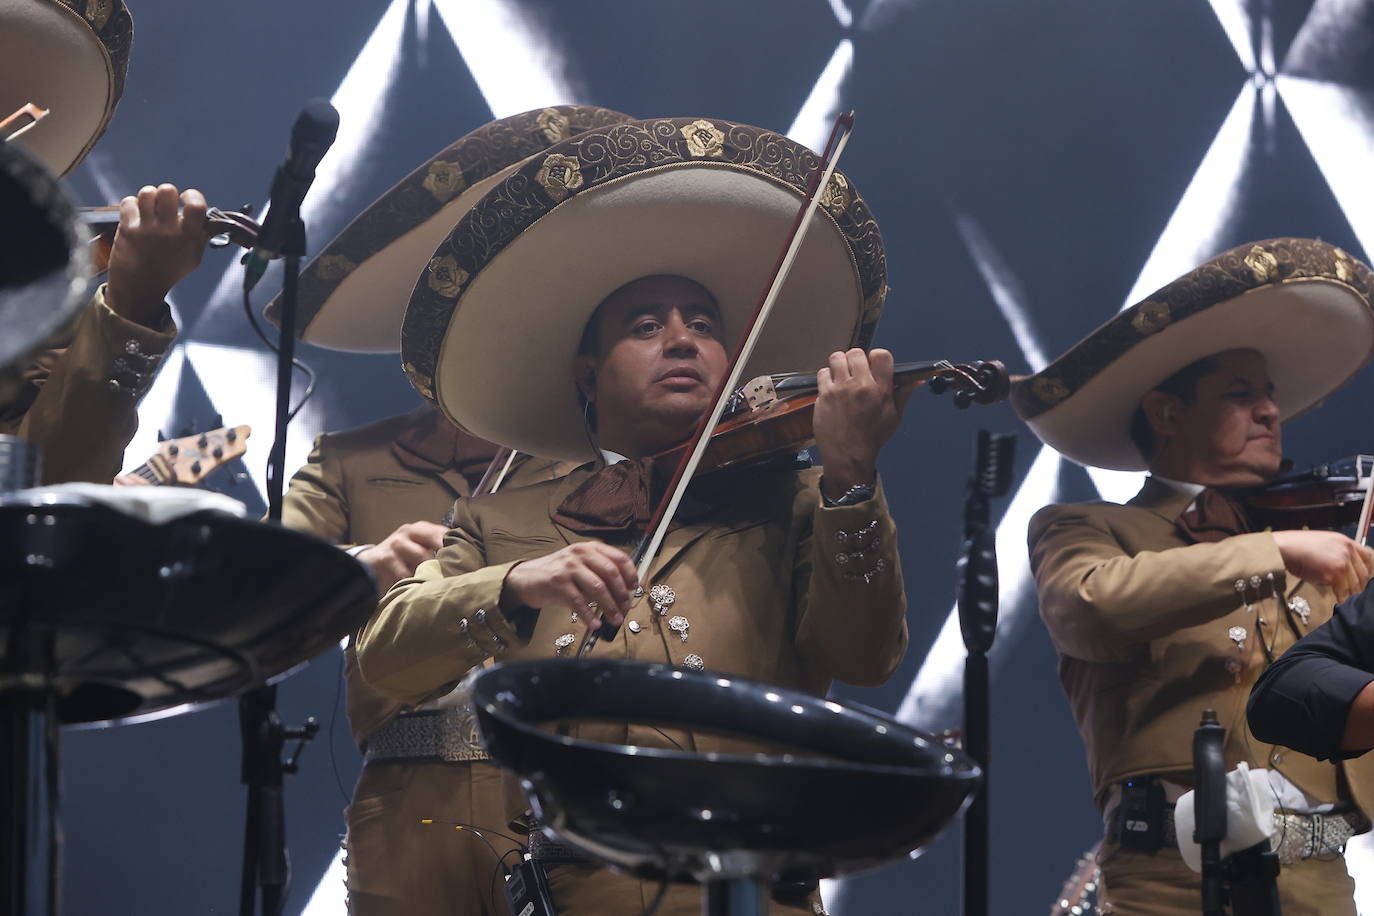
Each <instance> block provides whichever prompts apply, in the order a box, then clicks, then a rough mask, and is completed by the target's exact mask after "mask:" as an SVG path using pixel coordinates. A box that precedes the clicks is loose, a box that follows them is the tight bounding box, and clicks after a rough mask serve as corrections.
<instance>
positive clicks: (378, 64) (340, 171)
mask: <svg viewBox="0 0 1374 916" xmlns="http://www.w3.org/2000/svg"><path fill="white" fill-rule="evenodd" d="M409 5H410V0H391V5H390V6H389V7H388V8H387V11H386V12H385V13H383V14H382V18H381V19H380V20H378V22H377V26H376V28H374V29H373V30H372V34H371V36H369V37H368V39H367V42H366V44H364V45H363V49H362V51H360V52H359V54H358V57H357V58H356V59H355V60H354V61H353V64H352V65H351V66H350V67H349V68H348V73H347V74H346V75H345V76H344V78H343V81H342V82H340V83H339V88H338V89H337V90H335V92H334V95H333V96H331V97H330V102H331V103H333V105H334V107H335V108H337V109H338V110H339V133H338V136H337V137H336V138H335V140H334V145H333V146H331V147H330V148H329V152H327V153H325V156H324V158H323V159H322V160H320V165H319V168H317V169H316V170H315V181H314V183H313V184H311V186H310V191H309V193H307V194H306V196H305V202H304V203H303V204H302V205H301V215H302V216H303V217H304V219H305V225H306V228H307V230H308V232H309V238H308V239H307V241H309V242H310V244H311V245H312V246H313V248H318V247H319V245H320V241H321V239H323V238H327V237H329V236H330V235H332V234H333V232H334V231H336V230H337V229H338V228H340V224H341V223H342V222H343V221H344V220H345V219H347V218H348V217H350V216H352V213H350V212H345V211H343V210H342V209H341V208H342V207H344V206H346V201H347V195H345V194H339V193H335V192H336V190H337V189H339V188H343V187H347V186H348V184H349V183H350V182H352V180H353V178H354V176H355V175H357V174H358V173H359V172H360V171H362V170H363V169H364V167H365V166H367V165H369V164H370V163H371V161H372V160H373V159H374V158H375V156H376V153H373V154H372V155H369V152H368V150H369V147H370V148H372V149H374V150H380V149H381V148H382V146H383V144H384V143H385V142H386V138H385V136H383V135H379V132H378V130H377V126H378V125H379V124H380V123H381V118H382V113H383V111H384V108H385V101H386V96H387V93H388V92H389V91H390V89H391V86H392V84H393V83H394V82H395V80H396V76H397V74H398V73H399V68H400V63H401V51H402V49H403V46H404V41H405V24H406V9H407V7H408V6H409ZM288 136H289V135H288V133H287V132H285V131H283V133H282V146H283V148H285V146H286V142H287V138H288ZM265 206H266V205H265V204H264V207H265ZM258 212H262V210H261V209H260V210H259V211H258ZM268 276H269V277H270V278H272V279H273V280H275V279H276V278H278V277H279V276H280V271H279V269H278V268H277V267H275V266H274V267H273V268H272V269H271V270H270V271H269V273H268ZM267 286H268V283H263V284H262V285H261V286H259V289H264V288H266V287H267ZM242 288H243V268H241V267H240V266H239V264H238V260H237V259H235V260H234V261H233V262H232V263H231V264H230V265H229V267H228V268H227V269H226V270H225V272H224V275H223V276H221V277H220V280H219V284H218V285H217V286H216V287H215V291H214V293H213V294H212V295H211V297H210V303H209V305H208V306H206V308H205V311H204V312H203V313H202V314H201V316H200V320H199V321H198V322H197V326H200V325H205V326H207V327H208V326H216V325H218V326H221V327H222V326H223V324H224V323H226V322H228V321H230V320H232V319H229V318H228V316H227V315H225V314H224V313H225V312H226V311H228V310H233V311H237V310H239V309H240V308H241V307H242V299H243V296H242V292H241V290H242ZM193 330H196V329H195V328H193ZM225 416H226V417H227V416H228V415H227V414H226V415H225Z"/></svg>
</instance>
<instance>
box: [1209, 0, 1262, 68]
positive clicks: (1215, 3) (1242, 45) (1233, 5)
mask: <svg viewBox="0 0 1374 916" xmlns="http://www.w3.org/2000/svg"><path fill="white" fill-rule="evenodd" d="M1246 2H1247V0H1211V4H1212V12H1214V13H1216V14H1217V21H1218V22H1220V23H1221V29H1222V31H1223V32H1225V33H1226V37H1227V38H1229V39H1230V40H1231V47H1233V48H1235V49H1236V56H1237V57H1239V58H1240V62H1241V64H1243V65H1244V66H1245V69H1246V70H1247V71H1249V72H1251V73H1253V72H1255V70H1256V69H1257V67H1256V63H1255V49H1254V46H1253V45H1252V44H1251V41H1250V35H1251V33H1250V16H1249V14H1248V13H1247V12H1246V11H1245V6H1246ZM1270 72H1273V71H1270Z"/></svg>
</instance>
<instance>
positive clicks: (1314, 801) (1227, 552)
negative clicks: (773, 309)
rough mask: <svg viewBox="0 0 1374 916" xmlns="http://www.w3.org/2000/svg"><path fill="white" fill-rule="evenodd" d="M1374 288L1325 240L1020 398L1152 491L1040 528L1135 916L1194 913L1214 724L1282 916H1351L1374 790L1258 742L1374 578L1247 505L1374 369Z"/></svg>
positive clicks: (1053, 606) (1215, 287)
mask: <svg viewBox="0 0 1374 916" xmlns="http://www.w3.org/2000/svg"><path fill="white" fill-rule="evenodd" d="M1371 294H1374V274H1371V272H1370V271H1369V269H1368V268H1367V267H1366V266H1365V265H1364V264H1361V263H1360V262H1359V261H1357V260H1355V259H1354V258H1351V257H1350V256H1349V255H1347V254H1346V253H1345V252H1343V251H1341V250H1340V249H1338V248H1335V247H1333V246H1331V245H1327V244H1325V243H1322V242H1316V241H1309V240H1305V239H1272V240H1269V241H1264V242H1259V243H1256V244H1253V245H1243V246H1241V247H1239V248H1235V249H1232V250H1230V251H1227V252H1225V253H1223V254H1221V255H1219V256H1218V257H1216V258H1214V259H1212V260H1211V261H1208V262H1207V263H1206V264H1203V265H1202V266H1201V267H1199V268H1197V269H1196V270H1194V271H1192V272H1191V273H1189V274H1188V275H1186V276H1184V277H1182V278H1181V279H1179V280H1176V281H1175V282H1173V283H1171V284H1169V285H1168V286H1166V287H1164V288H1163V289H1161V290H1159V291H1158V292H1156V293H1155V294H1154V295H1152V296H1150V297H1149V298H1148V299H1147V300H1145V301H1144V302H1141V303H1139V304H1137V305H1134V306H1132V307H1131V308H1129V309H1127V310H1125V311H1124V312H1122V313H1121V314H1120V315H1118V316H1117V317H1115V318H1113V319H1112V320H1111V321H1109V322H1108V323H1107V324H1105V325H1103V326H1102V327H1100V328H1098V329H1097V330H1096V331H1094V332H1093V333H1092V334H1091V335H1089V336H1088V337H1087V338H1086V339H1084V340H1083V341H1082V342H1080V343H1079V344H1077V345H1075V346H1074V347H1073V348H1071V349H1070V350H1069V351H1068V352H1067V353H1066V354H1064V355H1063V356H1062V357H1060V358H1059V359H1058V360H1056V361H1055V362H1054V363H1052V364H1051V365H1049V366H1047V367H1046V368H1045V369H1044V370H1043V371H1041V372H1038V373H1036V374H1034V375H1032V376H1029V377H1027V378H1025V379H1023V380H1021V381H1019V382H1018V383H1017V384H1016V385H1015V387H1014V388H1013V392H1012V400H1013V403H1014V404H1015V406H1016V408H1017V411H1018V412H1019V413H1020V414H1021V416H1022V417H1023V418H1024V419H1025V420H1026V421H1027V422H1028V423H1029V424H1030V426H1031V428H1032V429H1033V430H1035V433H1036V434H1037V435H1038V436H1039V437H1040V438H1041V439H1042V440H1044V441H1045V442H1046V443H1047V444H1048V445H1050V446H1052V447H1054V448H1055V449H1057V450H1059V451H1060V452H1061V453H1063V454H1064V455H1065V456H1067V457H1069V458H1071V459H1073V460H1075V461H1077V462H1079V463H1081V464H1085V465H1088V466H1089V467H1099V468H1108V469H1112V470H1148V471H1149V472H1150V476H1149V477H1148V478H1146V480H1145V483H1144V486H1143V487H1142V488H1141V490H1140V492H1139V494H1138V495H1136V497H1135V498H1134V499H1132V500H1131V501H1130V502H1129V503H1127V504H1125V505H1117V504H1114V503H1105V502H1097V503H1082V504H1073V505H1054V506H1049V507H1046V508H1045V509H1042V510H1041V511H1040V512H1039V513H1037V514H1036V515H1035V517H1034V518H1033V519H1032V520H1031V525H1030V550H1031V565H1032V568H1033V570H1034V574H1035V582H1036V587H1037V590H1038V592H1039V597H1040V615H1041V617H1042V618H1043V619H1044V621H1045V624H1046V626H1047V627H1048V628H1049V631H1050V636H1051V638H1052V639H1053V641H1054V644H1055V648H1056V649H1057V650H1058V653H1059V674H1060V679H1061V681H1062V682H1063V686H1064V691H1065V693H1066V694H1067V695H1068V699H1069V703H1070V705H1071V707H1072V708H1073V713H1074V717H1075V718H1076V719H1077V722H1078V728H1079V731H1080V733H1081V734H1082V736H1083V741H1084V744H1085V745H1086V750H1087V756H1088V770H1089V773H1090V775H1091V778H1092V788H1093V799H1094V801H1095V802H1096V804H1097V807H1098V809H1099V810H1100V811H1101V812H1102V815H1103V823H1104V826H1105V831H1106V836H1105V838H1104V842H1103V846H1102V851H1101V854H1100V863H1101V868H1102V876H1103V882H1102V900H1103V901H1104V902H1105V903H1106V904H1107V905H1108V906H1110V907H1111V909H1110V910H1109V912H1112V913H1115V914H1117V916H1126V914H1129V916H1136V914H1165V913H1168V914H1173V913H1187V912H1197V909H1198V906H1199V901H1200V886H1201V882H1200V879H1199V876H1198V875H1196V874H1194V873H1193V872H1192V871H1190V870H1189V869H1188V867H1187V866H1186V865H1185V864H1184V862H1183V860H1182V858H1181V857H1180V853H1179V849H1178V847H1177V845H1176V842H1175V835H1174V829H1173V815H1172V810H1173V802H1174V801H1175V800H1176V799H1177V798H1178V797H1179V796H1180V795H1181V794H1182V793H1183V792H1184V791H1186V790H1187V789H1189V788H1191V787H1192V775H1191V771H1192V765H1193V764H1192V741H1193V732H1194V730H1195V729H1196V728H1197V726H1198V724H1199V722H1200V720H1201V717H1202V712H1203V710H1204V709H1213V710H1215V711H1216V713H1217V716H1218V718H1219V720H1220V722H1221V724H1222V725H1223V726H1224V727H1225V728H1226V729H1227V738H1226V746H1225V751H1226V761H1227V764H1228V766H1229V767H1232V768H1234V767H1236V766H1237V764H1240V763H1245V764H1247V765H1248V766H1249V768H1250V769H1251V770H1261V769H1262V770H1265V771H1267V773H1266V778H1267V782H1268V785H1269V787H1270V789H1271V790H1272V792H1273V793H1274V797H1275V798H1276V800H1277V801H1278V806H1279V810H1278V812H1277V814H1276V818H1277V823H1276V826H1277V828H1278V832H1277V833H1276V834H1275V836H1274V844H1275V846H1276V851H1277V852H1278V855H1279V859H1280V861H1281V862H1282V870H1281V872H1280V874H1279V878H1278V888H1279V893H1280V896H1281V899H1282V906H1283V911H1284V913H1286V914H1295V913H1311V914H1324V916H1331V914H1338V913H1347V914H1354V912H1355V906H1354V903H1353V901H1352V896H1351V895H1352V892H1353V889H1354V885H1353V883H1352V881H1351V879H1350V877H1349V875H1348V874H1347V872H1346V867H1345V860H1344V858H1343V856H1342V854H1341V853H1342V851H1343V849H1344V844H1345V841H1346V840H1347V839H1348V838H1349V837H1350V836H1351V835H1352V834H1355V833H1359V832H1363V831H1365V830H1367V829H1369V814H1370V813H1374V808H1371V805H1374V780H1372V779H1371V776H1372V775H1374V771H1371V770H1369V769H1368V768H1367V767H1365V768H1360V767H1356V766H1351V765H1342V764H1332V763H1323V762H1319V761H1317V760H1314V759H1313V758H1311V757H1307V756H1305V755H1303V754H1300V753H1297V752H1294V751H1289V750H1286V749H1284V748H1281V747H1275V746H1272V745H1269V744H1266V743H1264V742H1263V741H1261V740H1260V739H1258V738H1256V737H1255V735H1254V734H1252V733H1251V732H1250V730H1249V729H1248V728H1247V727H1246V723H1245V700H1246V696H1247V695H1248V694H1249V691H1250V687H1251V685H1252V684H1254V682H1255V680H1256V678H1258V677H1259V675H1260V674H1261V672H1263V671H1264V670H1265V668H1266V667H1267V666H1268V665H1269V664H1270V663H1271V662H1272V661H1273V660H1274V659H1275V658H1276V657H1277V656H1278V655H1279V654H1280V653H1281V652H1283V650H1284V649H1285V648H1286V647H1288V646H1290V645H1292V644H1293V642H1294V641H1295V640H1297V639H1298V638H1299V637H1301V636H1302V635H1303V634H1305V633H1307V632H1309V631H1310V630H1312V629H1313V628H1314V627H1317V626H1319V625H1320V624H1321V623H1322V622H1323V621H1325V620H1327V619H1328V618H1329V617H1330V616H1331V612H1332V607H1333V606H1334V605H1335V603H1336V602H1337V601H1339V600H1342V599H1344V598H1346V597H1348V596H1349V595H1350V594H1352V593H1354V592H1357V591H1359V589H1360V588H1362V587H1363V586H1364V584H1365V582H1366V581H1367V580H1368V579H1369V576H1370V570H1371V558H1372V557H1374V555H1372V554H1371V553H1370V551H1369V550H1368V549H1366V548H1363V547H1359V546H1357V545H1356V544H1355V543H1354V542H1353V541H1352V540H1351V539H1350V538H1348V537H1346V536H1344V535H1342V534H1340V533H1337V532H1333V531H1270V530H1259V529H1258V527H1257V526H1255V525H1253V524H1251V522H1250V521H1249V519H1248V518H1247V514H1246V509H1245V506H1244V505H1243V504H1242V502H1241V501H1240V499H1239V496H1238V492H1239V491H1240V490H1242V489H1243V488H1246V487H1253V486H1256V485H1259V484H1262V483H1264V482H1266V481H1267V480H1269V479H1270V478H1272V477H1273V476H1274V475H1275V474H1277V473H1278V471H1279V468H1280V462H1281V459H1282V453H1281V449H1280V442H1281V439H1280V437H1281V434H1282V432H1281V426H1282V424H1283V423H1284V422H1285V421H1286V420H1289V419H1291V418H1292V417H1294V416H1296V415H1298V414H1301V413H1302V412H1304V411H1306V410H1308V409H1309V408H1311V407H1313V406H1315V405H1317V404H1318V403H1320V402H1321V401H1322V400H1323V399H1324V398H1326V397H1327V396H1328V395H1330V394H1331V393H1332V392H1334V391H1335V390H1336V389H1337V388H1339V387H1340V386H1341V385H1343V384H1344V383H1345V382H1346V381H1348V380H1349V379H1350V378H1351V376H1352V375H1354V373H1355V372H1356V371H1357V370H1359V368H1360V367H1361V366H1363V365H1364V364H1365V362H1366V361H1367V360H1368V359H1369V356H1370V353H1371V351H1374V311H1371V306H1370V297H1371Z"/></svg>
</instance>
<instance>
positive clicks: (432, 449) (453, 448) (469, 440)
mask: <svg viewBox="0 0 1374 916" xmlns="http://www.w3.org/2000/svg"><path fill="white" fill-rule="evenodd" d="M496 449H497V447H496V446H495V445H493V444H492V443H490V442H488V441H487V440H485V439H479V438H477V437H476V436H473V435H471V434H469V433H465V432H463V431H462V430H461V429H459V428H458V427H456V426H454V425H453V424H452V423H450V422H449V421H448V420H447V419H445V417H444V415H443V414H441V413H440V412H439V411H438V410H437V409H435V408H432V407H430V408H427V409H425V411H424V413H423V414H421V415H420V417H419V418H418V419H417V420H416V421H415V422H414V423H412V424H411V425H410V426H409V427H407V428H406V430H405V432H403V433H401V434H400V435H399V436H397V437H396V441H395V442H393V443H392V444H391V453H392V454H393V455H395V456H396V460H397V461H399V462H400V463H401V464H403V465H404V466H406V467H408V468H410V469H411V470H412V471H421V472H434V471H447V470H455V471H457V472H458V473H459V474H461V475H463V477H464V478H465V479H466V480H467V481H468V484H469V486H476V485H477V481H478V480H480V479H481V477H482V474H483V473H484V472H485V471H486V469H487V465H488V464H490V463H491V460H492V458H494V457H495V456H496Z"/></svg>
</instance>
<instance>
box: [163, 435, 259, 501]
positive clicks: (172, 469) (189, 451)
mask: <svg viewBox="0 0 1374 916" xmlns="http://www.w3.org/2000/svg"><path fill="white" fill-rule="evenodd" d="M252 433H253V430H252V428H251V427H248V426H232V427H221V428H220V429H212V430H210V431H209V432H206V433H200V434H199V435H195V436H185V437H183V438H181V439H168V440H166V441H165V442H159V443H158V445H157V454H156V455H154V456H153V457H152V458H149V459H148V467H149V468H151V469H152V470H153V472H154V473H155V474H156V475H157V477H158V478H159V480H158V482H159V483H162V484H167V485H174V486H180V487H194V486H196V485H197V484H199V483H200V482H201V481H203V480H204V479H205V478H206V477H209V476H210V474H212V473H213V472H214V471H216V470H218V469H219V468H221V467H223V466H224V465H226V464H228V463H229V462H230V461H233V460H234V459H235V458H241V457H243V454H244V453H245V452H246V451H248V437H249V436H250V435H252Z"/></svg>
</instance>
